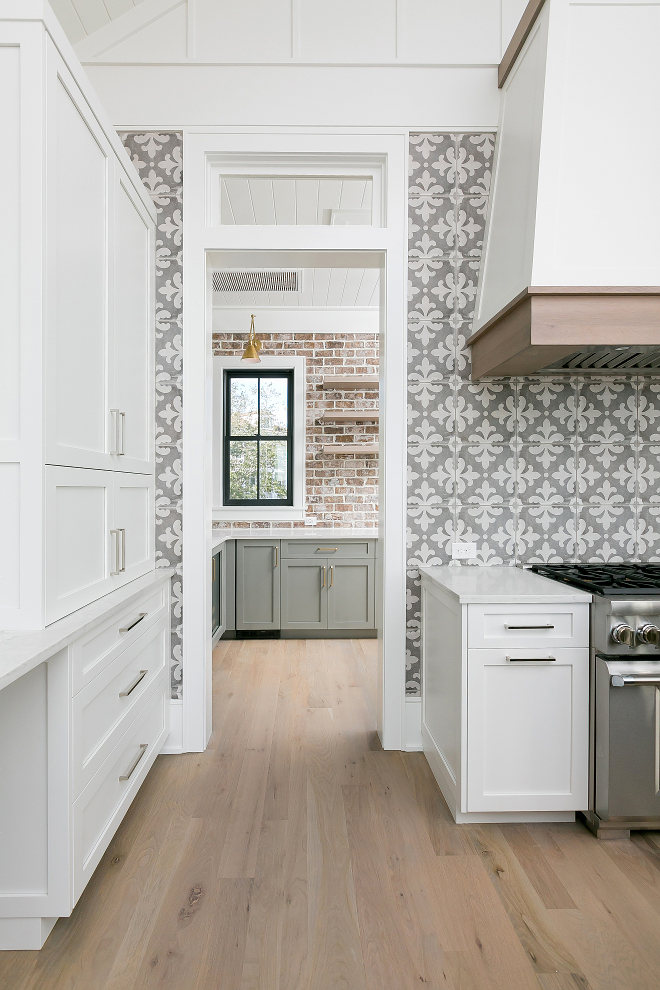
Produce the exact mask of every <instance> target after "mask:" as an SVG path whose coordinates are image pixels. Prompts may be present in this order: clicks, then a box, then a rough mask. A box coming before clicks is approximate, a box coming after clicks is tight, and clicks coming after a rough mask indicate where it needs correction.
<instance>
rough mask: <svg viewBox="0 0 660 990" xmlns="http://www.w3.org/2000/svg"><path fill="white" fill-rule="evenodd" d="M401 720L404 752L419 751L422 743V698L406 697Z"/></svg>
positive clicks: (421, 748)
mask: <svg viewBox="0 0 660 990" xmlns="http://www.w3.org/2000/svg"><path fill="white" fill-rule="evenodd" d="M404 709H405V714H404V720H403V751H404V753H420V752H421V751H422V750H423V748H424V747H423V745H422V699H421V698H406V704H405V706H404Z"/></svg>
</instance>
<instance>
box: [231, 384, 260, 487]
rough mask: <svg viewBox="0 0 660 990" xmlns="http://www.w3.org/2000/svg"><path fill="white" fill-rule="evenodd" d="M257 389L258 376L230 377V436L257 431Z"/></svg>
mask: <svg viewBox="0 0 660 990" xmlns="http://www.w3.org/2000/svg"><path fill="white" fill-rule="evenodd" d="M258 389H259V379H258V378H232V379H231V396H230V398H231V434H232V436H234V437H250V436H252V435H253V434H255V433H256V432H257V428H258V425H259V407H258ZM255 498H256V495H255Z"/></svg>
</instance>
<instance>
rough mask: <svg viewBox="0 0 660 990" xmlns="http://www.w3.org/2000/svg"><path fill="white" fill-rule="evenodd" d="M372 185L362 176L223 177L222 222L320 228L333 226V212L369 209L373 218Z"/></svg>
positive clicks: (221, 179) (221, 188)
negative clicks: (319, 226) (318, 226)
mask: <svg viewBox="0 0 660 990" xmlns="http://www.w3.org/2000/svg"><path fill="white" fill-rule="evenodd" d="M372 186H373V182H372V180H371V179H366V178H363V177H358V176H336V177H333V176H325V177H322V178H321V177H314V176H304V177H293V176H291V177H287V176H276V177H271V176H257V175H223V176H221V178H220V222H221V223H222V224H227V225H246V226H254V225H255V224H259V225H262V224H263V225H266V226H273V225H278V226H279V225H280V224H281V225H287V226H292V225H307V226H311V225H313V226H317V225H328V224H330V223H332V211H333V210H349V211H354V210H368V211H369V215H370V216H371V199H372ZM335 222H336V219H335Z"/></svg>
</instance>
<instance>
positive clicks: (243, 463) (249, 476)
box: [229, 440, 257, 499]
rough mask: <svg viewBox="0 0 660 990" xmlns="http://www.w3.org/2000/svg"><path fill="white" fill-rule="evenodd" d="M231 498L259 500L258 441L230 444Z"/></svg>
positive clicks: (240, 441)
mask: <svg viewBox="0 0 660 990" xmlns="http://www.w3.org/2000/svg"><path fill="white" fill-rule="evenodd" d="M229 497H230V498H240V499H256V498H257V441H256V440H231V441H230V443H229Z"/></svg>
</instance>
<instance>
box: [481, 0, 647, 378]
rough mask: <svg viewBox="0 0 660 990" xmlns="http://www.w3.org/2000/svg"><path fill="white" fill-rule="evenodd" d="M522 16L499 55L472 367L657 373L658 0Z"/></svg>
mask: <svg viewBox="0 0 660 990" xmlns="http://www.w3.org/2000/svg"><path fill="white" fill-rule="evenodd" d="M521 24H522V27H521V31H522V32H523V33H522V34H521V32H520V31H519V33H518V45H517V47H518V49H519V50H518V52H517V53H516V46H515V44H514V43H515V41H516V39H515V38H514V42H512V46H511V48H510V52H509V53H507V55H508V59H507V56H505V59H504V61H503V63H502V66H501V67H500V78H502V76H506V78H505V81H504V83H503V92H502V110H501V117H500V127H499V133H498V144H497V150H496V158H495V164H494V183H493V192H492V196H491V212H490V216H489V221H488V228H487V234H486V241H485V245H484V260H483V265H482V274H481V280H480V284H479V291H478V295H477V304H476V311H475V321H474V332H473V334H472V337H471V338H470V340H469V344H470V345H471V347H472V363H473V377H474V378H480V377H483V376H484V375H516V374H532V373H534V372H538V371H544V372H545V371H555V372H556V371H571V370H572V371H579V372H580V373H584V372H588V371H589V370H591V371H597V372H598V373H600V374H602V373H603V372H613V371H622V370H625V371H635V372H646V371H648V372H655V373H656V374H657V373H659V372H660V127H659V126H658V110H659V107H660V3H644V4H640V3H629V2H625V0H623V2H622V0H617V2H616V3H612V2H607V0H606V2H603V0H598V2H590V0H587V2H584V0H581V2H579V3H572V2H570V0H545V3H544V2H543V0H532V2H531V3H530V4H529V6H528V8H527V11H526V22H525V18H523V22H521ZM525 35H526V39H525V40H524V44H522V47H520V42H521V41H522V38H523V37H524V36H525Z"/></svg>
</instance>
